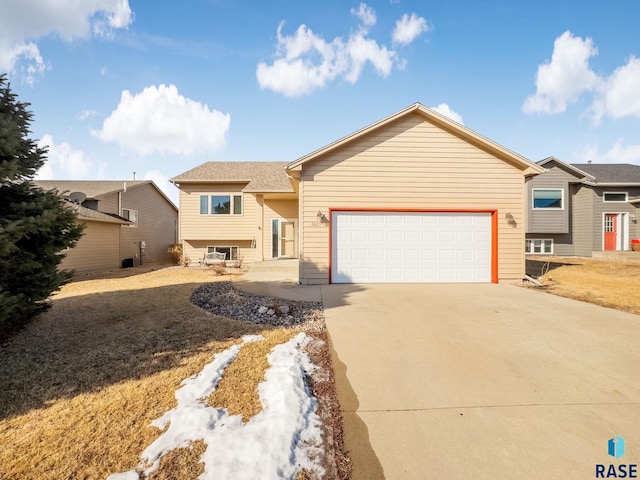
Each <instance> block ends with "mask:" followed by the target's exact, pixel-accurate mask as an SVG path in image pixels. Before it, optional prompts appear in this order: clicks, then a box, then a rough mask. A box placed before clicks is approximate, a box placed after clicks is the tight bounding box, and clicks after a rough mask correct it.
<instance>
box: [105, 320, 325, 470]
mask: <svg viewBox="0 0 640 480" xmlns="http://www.w3.org/2000/svg"><path fill="white" fill-rule="evenodd" d="M261 339H262V337H260V336H251V337H244V340H245V342H243V344H241V345H234V346H233V347H231V348H229V349H227V350H225V351H224V352H222V353H219V354H217V355H216V356H215V357H214V360H213V362H211V363H210V364H208V365H206V366H205V367H204V369H203V370H202V372H200V373H199V374H197V375H194V376H193V377H191V378H189V379H187V380H185V381H184V382H183V383H182V387H181V388H180V389H179V390H178V391H176V399H177V400H178V406H177V407H176V408H174V409H172V410H169V411H168V412H167V413H165V414H164V415H163V416H162V417H160V418H158V419H156V420H154V421H153V422H152V425H154V426H156V427H158V428H165V427H166V426H167V425H169V427H168V428H167V429H166V431H165V432H164V433H163V434H162V435H161V436H160V437H159V438H158V439H157V440H156V441H155V442H153V443H152V444H151V445H150V446H149V447H148V448H147V449H146V450H145V451H144V452H143V453H142V459H143V461H146V462H148V463H151V467H149V468H147V469H146V470H145V474H146V475H148V474H149V473H151V472H152V471H154V470H155V469H157V468H158V466H159V464H160V459H161V458H162V456H163V455H165V454H166V453H167V452H169V451H171V450H173V449H176V448H180V447H186V446H187V445H188V444H189V442H192V441H196V440H199V439H203V440H204V442H205V443H206V445H207V448H206V450H205V452H204V454H203V456H202V458H201V461H202V462H203V463H204V465H205V470H204V473H203V474H202V475H201V476H200V479H201V480H208V479H214V478H215V479H227V478H229V479H231V478H233V479H255V478H260V479H265V480H268V479H293V478H294V477H295V474H296V472H297V471H299V470H300V469H301V468H306V469H308V470H309V471H311V472H313V473H314V474H316V475H318V476H320V477H321V476H322V474H323V473H324V472H323V470H322V467H321V466H320V464H319V463H318V462H317V461H316V459H317V458H319V457H320V456H321V454H322V451H323V445H322V436H321V435H322V433H321V429H320V427H321V420H320V418H319V416H318V415H317V413H316V401H315V399H314V398H313V397H312V396H311V394H310V392H309V390H308V388H307V385H306V383H305V376H306V375H307V374H308V373H311V372H312V371H313V370H314V369H315V366H314V365H313V364H312V363H311V361H310V360H309V357H308V355H307V354H306V353H305V352H304V350H303V348H304V347H305V345H306V344H307V343H308V342H309V341H310V340H311V337H309V336H308V335H306V334H304V333H300V334H298V335H296V336H295V337H294V338H292V339H291V340H289V341H288V342H286V343H283V344H281V345H277V346H276V347H274V348H273V350H272V351H271V353H270V354H269V355H268V357H267V360H268V362H269V365H270V367H269V368H268V369H267V371H266V372H265V380H264V381H263V382H262V383H260V385H259V386H258V394H259V396H260V402H261V404H262V411H261V412H260V413H258V414H257V415H255V416H254V417H252V418H251V419H250V420H249V421H248V422H247V423H243V422H242V417H241V416H240V415H229V413H228V411H227V410H226V409H217V408H213V407H211V406H209V405H208V404H207V399H208V398H209V396H210V395H211V393H213V391H214V390H215V388H216V386H217V385H218V382H219V381H220V378H221V377H222V374H223V372H224V369H225V368H226V367H227V366H228V365H229V364H230V363H231V362H233V361H234V360H235V358H236V357H237V355H238V352H239V351H240V349H241V347H242V345H244V343H246V342H248V341H259V340H261ZM148 463H147V465H148ZM133 474H135V475H136V476H135V477H134V476H133ZM137 478H138V477H137V474H136V473H135V472H133V471H132V472H125V473H121V474H115V475H111V476H109V477H108V480H137Z"/></svg>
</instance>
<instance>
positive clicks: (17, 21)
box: [0, 0, 133, 84]
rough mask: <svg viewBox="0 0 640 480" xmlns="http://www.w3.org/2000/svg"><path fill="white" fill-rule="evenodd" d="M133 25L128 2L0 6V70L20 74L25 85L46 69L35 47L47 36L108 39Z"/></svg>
mask: <svg viewBox="0 0 640 480" xmlns="http://www.w3.org/2000/svg"><path fill="white" fill-rule="evenodd" d="M132 21H133V14H132V13H131V8H130V7H129V1H128V0H82V1H76V0H57V1H55V2H53V1H51V0H20V1H2V2H0V70H4V71H8V72H12V73H15V72H18V73H22V76H23V79H24V80H25V81H26V82H27V83H31V84H32V83H33V82H34V79H35V76H36V75H42V74H43V73H44V71H45V70H46V68H47V67H45V65H46V62H45V61H44V60H43V58H42V56H41V54H40V50H39V48H38V46H37V44H36V43H35V42H36V41H37V40H38V39H40V38H42V37H46V36H48V35H56V36H58V37H60V38H61V39H63V40H64V41H67V42H70V41H72V40H74V39H77V38H88V37H90V36H91V34H92V32H93V33H94V34H95V35H102V36H111V35H112V33H113V31H114V30H115V29H122V28H127V27H128V26H129V25H130V24H131V22H132Z"/></svg>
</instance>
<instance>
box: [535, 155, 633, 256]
mask: <svg viewBox="0 0 640 480" xmlns="http://www.w3.org/2000/svg"><path fill="white" fill-rule="evenodd" d="M538 165H540V166H542V167H544V168H545V169H546V170H545V172H544V173H543V174H541V175H538V176H536V177H532V178H530V179H528V180H527V209H528V212H527V213H528V214H527V238H526V242H525V251H526V253H527V254H535V255H545V254H546V255H550V254H555V255H576V256H584V257H590V256H592V254H593V252H600V251H624V250H631V241H632V240H633V239H637V238H639V237H640V226H639V225H638V214H640V211H639V210H640V166H638V165H630V164H621V163H619V164H595V163H584V164H577V163H574V164H568V163H565V162H563V161H561V160H559V159H557V158H555V157H549V158H546V159H544V160H541V161H540V162H538Z"/></svg>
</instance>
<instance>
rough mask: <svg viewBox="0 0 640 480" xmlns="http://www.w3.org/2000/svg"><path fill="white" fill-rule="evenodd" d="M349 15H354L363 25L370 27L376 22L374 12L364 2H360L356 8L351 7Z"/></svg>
mask: <svg viewBox="0 0 640 480" xmlns="http://www.w3.org/2000/svg"><path fill="white" fill-rule="evenodd" d="M351 15H354V16H356V17H358V18H359V19H360V21H361V22H362V24H363V25H365V26H367V27H370V26H373V25H375V24H376V12H375V10H374V9H373V8H372V7H369V6H368V5H367V4H366V3H361V4H360V6H359V7H358V9H357V10H356V9H355V8H352V9H351Z"/></svg>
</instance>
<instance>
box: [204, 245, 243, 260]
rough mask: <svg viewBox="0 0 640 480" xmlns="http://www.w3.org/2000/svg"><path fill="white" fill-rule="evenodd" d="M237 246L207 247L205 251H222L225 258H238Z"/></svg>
mask: <svg viewBox="0 0 640 480" xmlns="http://www.w3.org/2000/svg"><path fill="white" fill-rule="evenodd" d="M238 251H239V248H238V247H207V253H224V254H226V257H225V260H238Z"/></svg>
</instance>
